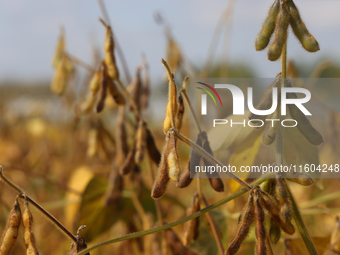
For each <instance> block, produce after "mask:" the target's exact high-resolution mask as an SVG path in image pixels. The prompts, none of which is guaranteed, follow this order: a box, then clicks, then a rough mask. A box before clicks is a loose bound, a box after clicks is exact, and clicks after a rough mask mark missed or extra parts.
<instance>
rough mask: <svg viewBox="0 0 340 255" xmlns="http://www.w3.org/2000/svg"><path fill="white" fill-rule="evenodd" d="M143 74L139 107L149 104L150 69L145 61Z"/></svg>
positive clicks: (143, 107)
mask: <svg viewBox="0 0 340 255" xmlns="http://www.w3.org/2000/svg"><path fill="white" fill-rule="evenodd" d="M144 70H145V74H144V82H143V89H142V98H141V108H142V109H146V108H147V107H148V104H149V96H150V71H149V64H148V63H147V62H145V66H144Z"/></svg>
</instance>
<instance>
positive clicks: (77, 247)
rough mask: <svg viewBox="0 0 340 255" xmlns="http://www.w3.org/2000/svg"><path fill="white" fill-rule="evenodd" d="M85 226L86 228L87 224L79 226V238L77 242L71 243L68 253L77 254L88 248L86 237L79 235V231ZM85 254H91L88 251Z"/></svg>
mask: <svg viewBox="0 0 340 255" xmlns="http://www.w3.org/2000/svg"><path fill="white" fill-rule="evenodd" d="M84 228H86V225H81V226H80V227H79V228H78V231H77V235H76V238H77V243H76V244H75V243H72V244H71V248H70V250H69V252H68V253H67V255H76V254H77V253H78V252H80V251H82V250H84V249H86V248H87V244H86V241H85V239H84V237H82V236H80V235H79V232H80V231H81V230H83V229H84ZM85 255H90V253H89V252H88V253H86V254H85Z"/></svg>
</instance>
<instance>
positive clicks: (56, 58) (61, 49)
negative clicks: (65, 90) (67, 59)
mask: <svg viewBox="0 0 340 255" xmlns="http://www.w3.org/2000/svg"><path fill="white" fill-rule="evenodd" d="M64 50H65V31H64V28H61V29H60V36H59V40H58V43H57V47H56V50H55V53H54V56H53V60H52V65H53V67H54V68H57V66H58V64H59V62H60V60H61V58H62V56H63V54H64Z"/></svg>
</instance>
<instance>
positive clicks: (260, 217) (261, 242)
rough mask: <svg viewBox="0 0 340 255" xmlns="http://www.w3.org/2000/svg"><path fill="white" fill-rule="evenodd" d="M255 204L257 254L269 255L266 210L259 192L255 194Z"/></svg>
mask: <svg viewBox="0 0 340 255" xmlns="http://www.w3.org/2000/svg"><path fill="white" fill-rule="evenodd" d="M254 203H255V236H256V252H255V254H257V255H267V246H266V240H267V231H266V223H265V214H264V210H263V208H262V206H261V204H260V198H259V194H258V191H257V190H255V192H254Z"/></svg>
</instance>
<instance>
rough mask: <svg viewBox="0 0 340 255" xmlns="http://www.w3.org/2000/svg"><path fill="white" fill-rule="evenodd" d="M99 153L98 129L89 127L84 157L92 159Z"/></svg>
mask: <svg viewBox="0 0 340 255" xmlns="http://www.w3.org/2000/svg"><path fill="white" fill-rule="evenodd" d="M98 151H99V131H98V128H97V127H95V126H93V127H91V129H90V131H89V134H88V138H87V151H86V155H87V157H89V158H94V157H95V156H96V155H97V154H98Z"/></svg>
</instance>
